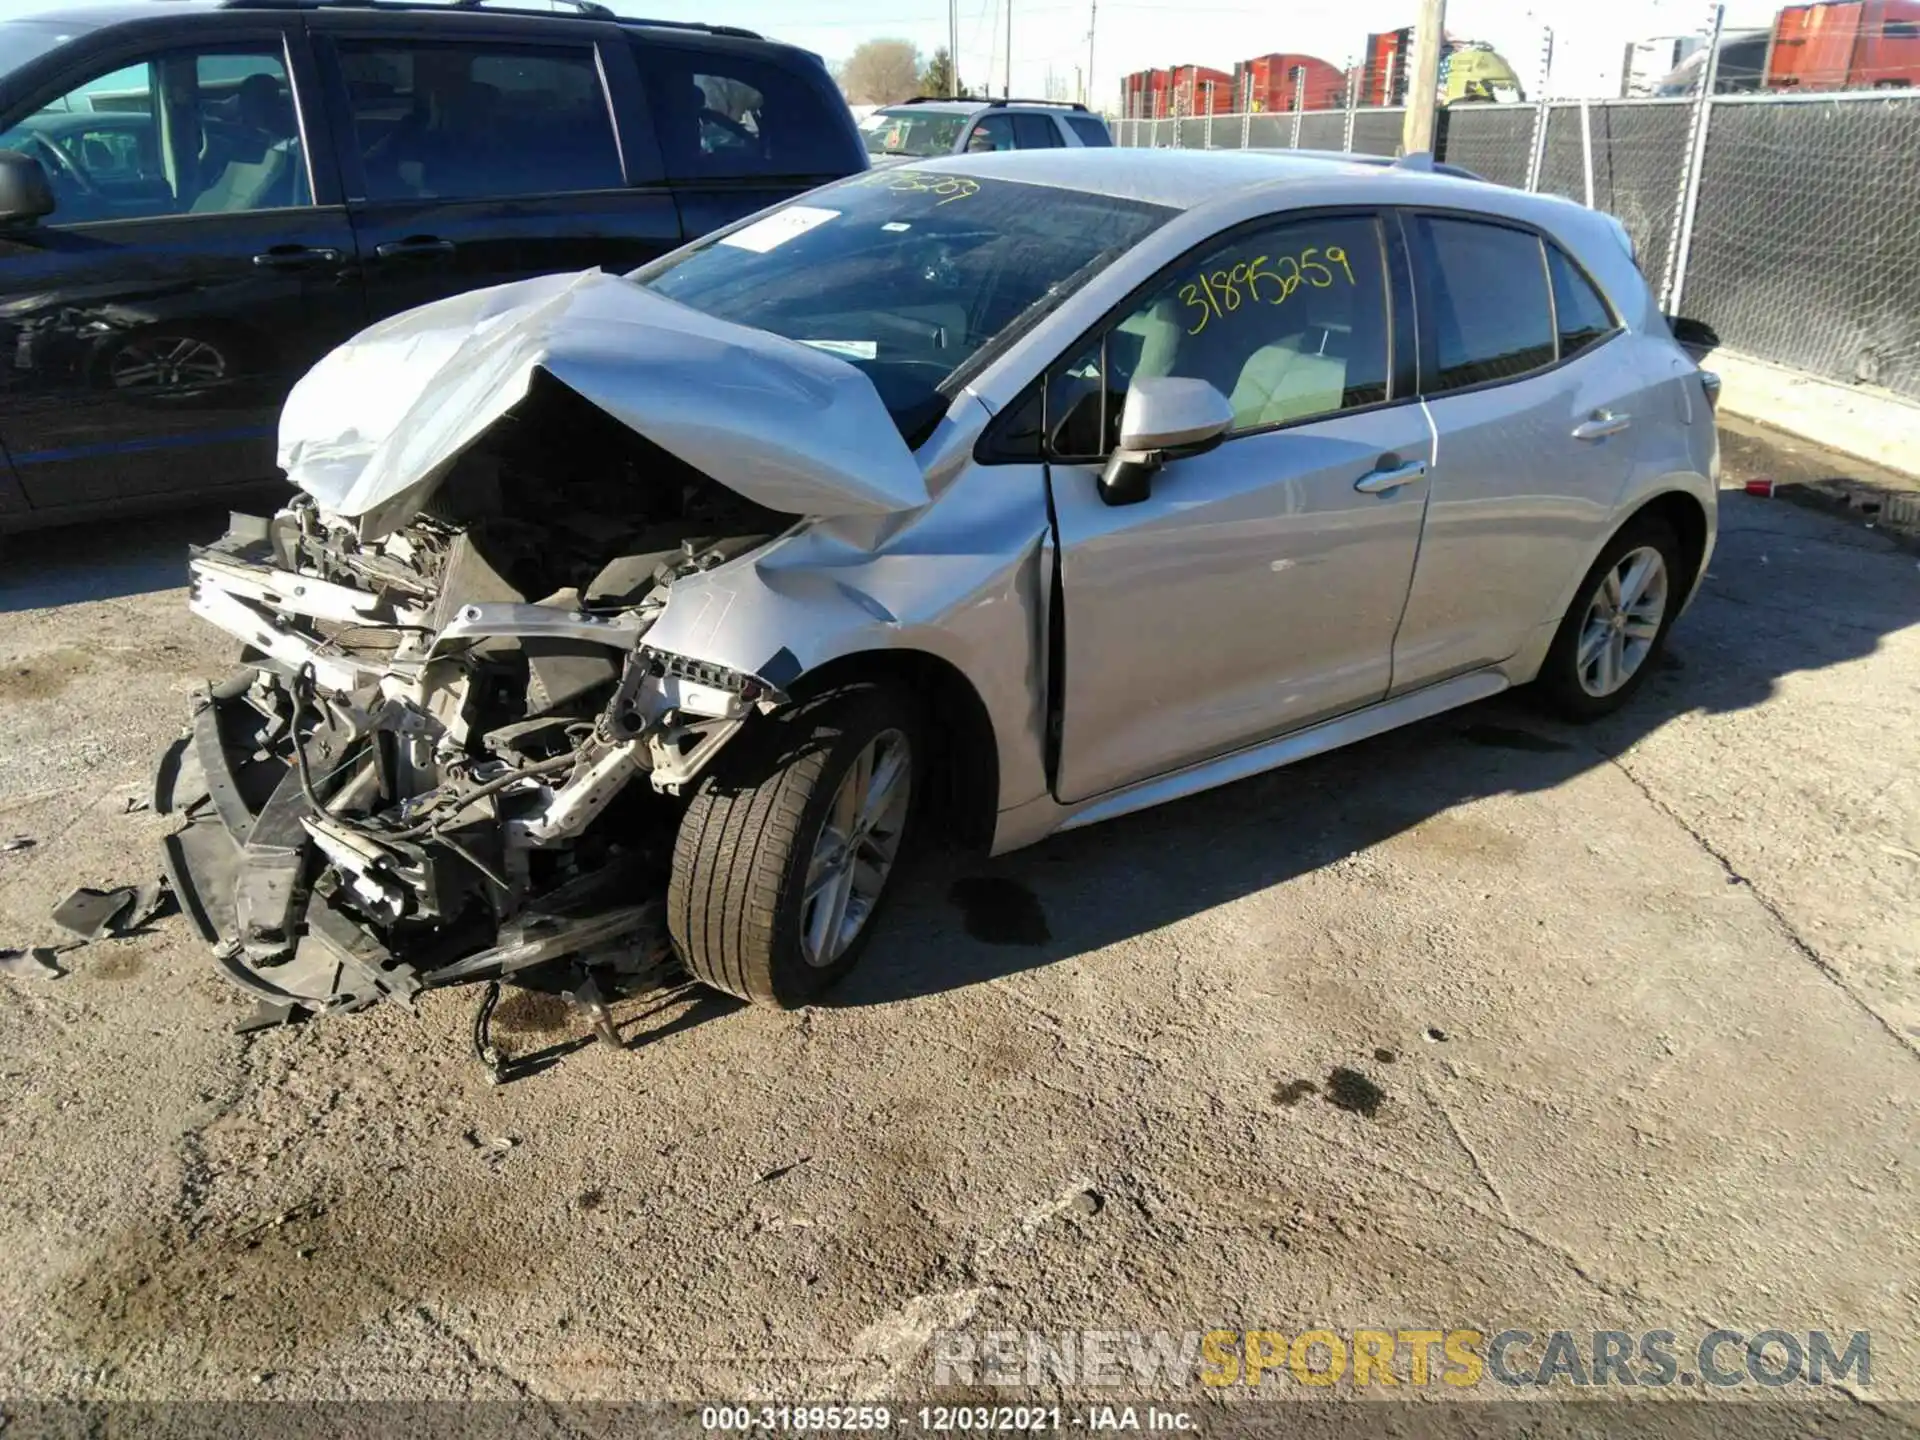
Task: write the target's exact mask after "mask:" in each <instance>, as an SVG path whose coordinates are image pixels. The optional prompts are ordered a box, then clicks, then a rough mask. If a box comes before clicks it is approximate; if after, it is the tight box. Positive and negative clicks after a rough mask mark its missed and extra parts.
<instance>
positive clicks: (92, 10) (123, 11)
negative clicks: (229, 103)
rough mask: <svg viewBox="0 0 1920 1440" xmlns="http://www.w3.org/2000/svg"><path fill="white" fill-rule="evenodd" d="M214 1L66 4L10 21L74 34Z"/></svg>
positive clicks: (209, 6)
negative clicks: (57, 27)
mask: <svg viewBox="0 0 1920 1440" xmlns="http://www.w3.org/2000/svg"><path fill="white" fill-rule="evenodd" d="M218 8H219V6H218V4H217V3H215V0H164V3H161V0H118V3H113V4H100V5H68V6H65V7H63V8H61V9H58V10H55V9H51V8H49V9H46V10H30V11H26V12H24V13H22V14H19V15H9V16H7V17H6V18H7V19H9V20H32V21H35V22H37V23H39V24H42V25H57V26H59V27H60V28H61V29H62V30H70V31H72V32H73V33H75V34H79V33H81V32H82V31H87V30H98V29H100V28H102V27H103V26H107V25H122V24H125V23H126V22H127V21H129V20H151V19H153V18H154V16H156V15H165V14H168V13H169V12H171V13H174V14H181V13H192V12H194V11H207V10H217V9H218Z"/></svg>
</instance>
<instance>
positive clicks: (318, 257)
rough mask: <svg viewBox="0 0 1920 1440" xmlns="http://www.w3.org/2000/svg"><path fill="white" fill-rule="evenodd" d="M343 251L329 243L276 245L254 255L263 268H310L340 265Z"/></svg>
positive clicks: (257, 263)
mask: <svg viewBox="0 0 1920 1440" xmlns="http://www.w3.org/2000/svg"><path fill="white" fill-rule="evenodd" d="M341 258H342V257H341V253H340V252H339V251H338V250H335V249H334V248H333V247H332V246H329V245H276V246H274V247H273V248H272V249H271V250H266V251H263V252H261V253H260V254H258V255H256V256H254V257H253V263H254V264H256V265H258V266H259V267H260V268H261V269H262V270H309V269H312V268H313V267H314V266H316V265H338V264H339V263H340V260H341Z"/></svg>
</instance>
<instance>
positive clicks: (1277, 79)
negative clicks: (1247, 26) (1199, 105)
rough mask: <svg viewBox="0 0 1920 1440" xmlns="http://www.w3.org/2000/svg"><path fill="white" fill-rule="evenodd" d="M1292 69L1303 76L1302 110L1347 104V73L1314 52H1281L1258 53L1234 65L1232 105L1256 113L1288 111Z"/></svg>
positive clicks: (1290, 102)
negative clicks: (1310, 53) (1250, 109)
mask: <svg viewBox="0 0 1920 1440" xmlns="http://www.w3.org/2000/svg"><path fill="white" fill-rule="evenodd" d="M1295 71H1304V72H1305V75H1306V85H1305V87H1304V90H1305V93H1304V94H1303V95H1302V96H1301V108H1302V109H1303V110H1338V109H1340V108H1342V107H1343V106H1344V105H1345V104H1346V103H1347V95H1346V89H1347V82H1346V76H1344V75H1343V74H1341V72H1340V71H1339V70H1338V69H1337V68H1335V67H1334V66H1332V65H1329V64H1328V63H1327V62H1326V61H1324V60H1322V59H1320V58H1319V57H1318V56H1315V55H1292V54H1287V53H1284V52H1281V53H1276V54H1273V55H1257V56H1255V57H1254V58H1253V59H1251V60H1242V61H1241V62H1240V63H1239V64H1238V65H1235V66H1234V67H1233V75H1234V91H1233V94H1234V108H1235V109H1236V110H1238V109H1244V108H1248V107H1251V108H1252V109H1253V110H1254V111H1255V112H1267V111H1283V110H1286V111H1290V110H1292V109H1293V97H1294V91H1295V86H1296V81H1295V74H1294V72H1295Z"/></svg>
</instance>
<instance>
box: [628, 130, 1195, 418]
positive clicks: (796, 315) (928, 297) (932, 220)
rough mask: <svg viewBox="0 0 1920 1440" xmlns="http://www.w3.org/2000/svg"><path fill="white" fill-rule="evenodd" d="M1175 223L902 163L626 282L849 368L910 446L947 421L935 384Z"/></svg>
mask: <svg viewBox="0 0 1920 1440" xmlns="http://www.w3.org/2000/svg"><path fill="white" fill-rule="evenodd" d="M1172 213H1173V212H1172V211H1170V210H1167V209H1165V208H1163V207H1160V206H1156V205H1145V204H1141V203H1140V202H1138V201H1133V200H1119V199H1114V198H1112V197H1109V196H1105V195H1092V194H1087V193H1085V192H1082V191H1078V190H1066V189H1059V188H1056V187H1051V186H1039V185H1027V184H1020V183H1016V182H1013V181H1008V180H999V179H987V178H981V177H976V176H971V175H959V174H951V173H947V172H943V171H939V170H922V169H918V168H915V167H912V166H900V167H896V168H891V169H882V170H874V171H869V172H867V173H866V174H863V175H860V176H856V177H855V178H853V179H851V180H848V181H845V182H843V183H841V184H838V185H834V186H830V187H828V188H826V189H822V190H816V191H813V192H812V193H811V194H809V195H807V196H805V197H804V198H803V199H802V200H801V201H797V202H794V203H792V204H788V205H784V206H782V207H780V208H779V209H777V210H773V211H770V212H768V213H767V214H766V215H763V216H762V217H761V218H760V219H758V220H755V221H753V222H752V223H750V224H748V225H745V226H743V227H741V228H739V229H736V230H733V231H731V232H729V233H727V234H725V235H722V236H718V237H714V238H710V239H708V240H706V241H704V242H701V243H698V244H696V245H695V246H693V247H690V248H687V249H683V250H680V251H678V252H676V253H675V254H673V255H670V256H667V257H665V258H663V259H661V260H658V261H655V262H654V263H653V264H651V265H648V266H646V267H644V268H642V269H640V270H638V271H636V272H634V275H633V279H635V280H636V281H638V282H639V283H640V284H643V285H645V286H647V287H648V288H650V289H652V290H653V291H655V292H656V293H658V294H660V295H664V296H666V297H667V298H668V299H671V300H677V301H679V302H680V303H681V304H683V305H688V306H691V307H692V308H693V309H695V310H700V311H703V312H705V313H706V314H709V315H715V316H718V317H719V318H721V319H723V320H731V321H734V322H736V323H738V324H741V325H751V326H755V327H757V328H759V329H762V330H770V331H772V332H773V333H774V334H776V335H784V336H786V337H787V338H788V339H791V340H798V341H800V342H801V343H803V344H807V345H812V346H815V347H817V348H819V349H821V350H824V351H826V352H828V353H830V354H833V355H838V356H840V357H841V358H843V359H845V360H847V361H849V362H850V363H852V364H853V365H855V366H857V367H858V368H859V369H860V370H862V371H863V372H865V374H866V375H867V376H868V378H869V379H871V380H872V381H873V384H874V388H875V389H876V390H877V391H879V393H880V398H881V400H882V401H884V402H885V404H886V406H887V409H888V410H889V411H890V412H891V413H892V415H893V417H894V422H895V424H896V425H898V426H899V428H900V430H901V433H902V434H905V435H907V436H908V437H909V438H914V437H917V436H919V435H920V434H922V433H923V432H924V430H925V429H926V428H927V427H928V426H930V425H931V424H932V423H933V422H934V421H937V420H938V419H939V417H940V415H942V414H944V413H945V411H946V406H947V399H946V394H945V391H944V390H943V388H942V387H944V386H945V385H946V383H947V381H948V380H949V379H950V378H951V377H952V376H954V374H955V373H956V372H957V371H959V370H960V369H961V368H962V367H963V366H965V365H966V364H967V363H968V362H969V361H970V360H972V359H973V358H974V356H976V355H977V354H979V353H980V352H981V351H982V350H983V349H985V348H986V347H988V346H989V345H993V344H995V343H997V342H998V343H1003V342H1004V341H1006V340H1007V339H1009V338H1010V337H1011V336H1013V335H1014V334H1017V333H1019V332H1020V331H1022V330H1024V329H1025V328H1026V327H1027V326H1029V325H1031V324H1032V323H1033V322H1034V321H1036V320H1037V319H1039V317H1040V316H1042V315H1044V314H1045V313H1047V312H1048V311H1049V310H1051V309H1053V308H1054V307H1055V306H1057V305H1058V304H1059V303H1060V302H1061V301H1063V300H1065V299H1066V298H1067V296H1069V295H1071V294H1072V293H1073V292H1074V291H1075V290H1077V289H1079V288H1080V286H1082V285H1084V284H1085V283H1086V282H1087V281H1088V280H1090V279H1091V278H1092V277H1093V276H1095V275H1097V274H1098V273H1100V271H1102V270H1104V269H1105V268H1106V267H1107V266H1108V265H1109V264H1111V263H1112V262H1113V261H1114V260H1115V259H1117V258H1118V257H1120V256H1121V255H1123V254H1125V253H1126V252H1127V251H1128V250H1130V249H1131V248H1132V247H1133V246H1135V245H1137V244H1139V243H1140V241H1141V240H1142V239H1144V238H1145V237H1146V236H1147V235H1148V234H1149V233H1151V232H1152V231H1153V230H1155V229H1156V228H1158V227H1159V226H1160V225H1162V224H1164V223H1165V222H1166V221H1167V219H1168V218H1169V217H1170V216H1171V215H1172ZM916 443H917V440H916Z"/></svg>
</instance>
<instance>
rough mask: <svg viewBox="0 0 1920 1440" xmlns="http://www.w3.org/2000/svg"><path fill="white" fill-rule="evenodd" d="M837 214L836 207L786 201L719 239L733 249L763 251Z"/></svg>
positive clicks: (774, 248) (759, 253)
mask: <svg viewBox="0 0 1920 1440" xmlns="http://www.w3.org/2000/svg"><path fill="white" fill-rule="evenodd" d="M839 218H840V212H839V211H838V210H822V209H821V208H820V207H819V206H818V205H789V206H788V207H787V208H786V209H784V210H782V211H780V212H779V213H778V214H776V215H769V216H767V218H766V219H764V220H756V221H754V222H753V224H751V225H748V226H747V227H745V228H744V229H741V230H736V231H734V232H733V233H732V234H731V235H723V236H721V237H720V243H721V244H722V245H731V246H733V247H734V249H736V250H751V251H753V252H754V253H755V254H756V255H764V254H766V253H767V252H768V251H769V250H776V249H778V248H779V247H780V246H782V245H784V244H786V243H787V242H788V241H789V240H792V239H794V238H795V237H796V236H800V235H804V234H806V233H807V232H808V231H809V230H812V229H814V228H815V227H816V226H820V225H824V224H826V223H827V221H829V220H838V219H839Z"/></svg>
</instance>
